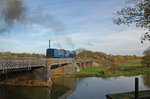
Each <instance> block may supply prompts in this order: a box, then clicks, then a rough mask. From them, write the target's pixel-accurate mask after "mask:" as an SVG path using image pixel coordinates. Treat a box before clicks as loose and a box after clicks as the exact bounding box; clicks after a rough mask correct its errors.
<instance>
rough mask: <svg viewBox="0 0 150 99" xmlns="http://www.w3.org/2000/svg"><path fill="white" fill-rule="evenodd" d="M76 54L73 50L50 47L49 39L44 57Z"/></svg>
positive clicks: (63, 56) (73, 56)
mask: <svg viewBox="0 0 150 99" xmlns="http://www.w3.org/2000/svg"><path fill="white" fill-rule="evenodd" d="M75 56H76V54H75V52H74V51H69V50H58V49H53V48H50V41H49V48H48V49H47V50H46V58H47V59H50V58H75Z"/></svg>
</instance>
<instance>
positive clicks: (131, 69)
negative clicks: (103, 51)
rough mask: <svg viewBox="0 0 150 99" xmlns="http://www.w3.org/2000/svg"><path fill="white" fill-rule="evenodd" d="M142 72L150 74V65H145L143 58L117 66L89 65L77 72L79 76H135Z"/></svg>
mask: <svg viewBox="0 0 150 99" xmlns="http://www.w3.org/2000/svg"><path fill="white" fill-rule="evenodd" d="M140 74H150V67H143V66H142V65H141V60H129V61H126V62H124V63H121V64H118V65H116V66H111V67H109V66H98V67H88V68H85V69H82V70H81V71H80V72H77V73H75V75H76V76H77V77H88V76H99V77H116V76H135V75H140Z"/></svg>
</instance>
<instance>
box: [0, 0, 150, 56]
mask: <svg viewBox="0 0 150 99" xmlns="http://www.w3.org/2000/svg"><path fill="white" fill-rule="evenodd" d="M124 1H125V0H36V1H35V0H24V6H25V7H26V8H27V9H26V14H28V15H27V16H28V17H29V18H30V19H29V20H28V24H26V25H22V24H19V23H15V24H14V25H13V26H12V27H11V29H10V30H9V31H6V33H2V34H1V35H0V51H3V52H4V51H10V52H19V53H20V52H28V53H33V52H34V53H45V51H46V49H47V48H48V40H51V47H52V48H58V49H59V48H63V49H69V50H74V49H77V48H85V49H88V50H92V51H101V52H105V53H107V54H112V55H119V54H120V55H138V56H139V55H140V56H141V55H142V53H143V51H144V50H145V49H146V48H147V47H149V44H150V43H149V42H145V43H144V44H141V43H140V38H141V36H142V33H144V31H143V30H142V29H139V28H136V27H135V26H134V25H132V26H130V27H127V26H124V25H120V26H117V25H114V24H113V18H115V17H116V16H115V15H114V14H113V13H115V12H116V11H117V10H119V9H121V8H122V7H124V6H125V2H124ZM4 25H5V23H4V22H3V23H1V24H0V27H2V26H4Z"/></svg>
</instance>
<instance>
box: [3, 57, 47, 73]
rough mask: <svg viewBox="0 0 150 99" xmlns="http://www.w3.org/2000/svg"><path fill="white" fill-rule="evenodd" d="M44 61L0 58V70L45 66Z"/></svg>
mask: <svg viewBox="0 0 150 99" xmlns="http://www.w3.org/2000/svg"><path fill="white" fill-rule="evenodd" d="M45 64H46V62H45V61H44V60H41V59H10V58H9V59H8V58H6V59H0V70H3V71H7V70H9V69H17V68H31V67H41V66H45Z"/></svg>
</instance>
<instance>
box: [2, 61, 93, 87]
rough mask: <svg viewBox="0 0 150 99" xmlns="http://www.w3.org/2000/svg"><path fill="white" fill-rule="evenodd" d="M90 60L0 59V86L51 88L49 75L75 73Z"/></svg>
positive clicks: (88, 64)
mask: <svg viewBox="0 0 150 99" xmlns="http://www.w3.org/2000/svg"><path fill="white" fill-rule="evenodd" d="M89 66H92V60H81V59H74V58H54V59H0V84H5V85H25V86H51V84H52V82H51V74H60V73H61V74H62V73H75V72H76V71H79V70H81V69H82V68H86V67H89Z"/></svg>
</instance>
